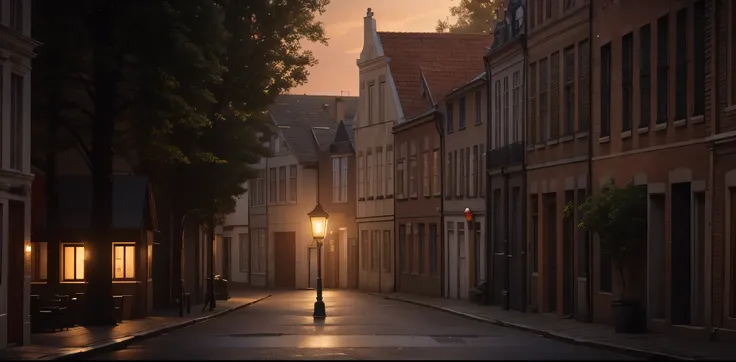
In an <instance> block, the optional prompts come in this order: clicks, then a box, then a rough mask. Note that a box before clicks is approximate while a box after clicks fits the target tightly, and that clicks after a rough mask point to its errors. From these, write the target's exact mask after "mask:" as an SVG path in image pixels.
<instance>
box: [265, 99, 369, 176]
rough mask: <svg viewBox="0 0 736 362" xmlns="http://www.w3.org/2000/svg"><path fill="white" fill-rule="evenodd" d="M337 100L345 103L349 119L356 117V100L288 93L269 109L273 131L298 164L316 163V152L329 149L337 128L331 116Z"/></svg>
mask: <svg viewBox="0 0 736 362" xmlns="http://www.w3.org/2000/svg"><path fill="white" fill-rule="evenodd" d="M338 99H339V100H340V101H341V102H343V106H344V107H345V114H346V117H347V116H348V115H349V114H355V110H356V108H357V105H358V101H357V97H336V96H311V95H291V94H286V95H281V96H279V97H278V98H276V101H275V102H274V104H273V105H271V107H270V108H269V113H270V115H271V120H272V122H273V126H274V127H273V128H274V131H275V132H277V133H279V134H280V135H281V136H282V137H283V139H284V141H285V142H286V145H287V147H288V148H289V151H291V153H292V154H293V155H294V157H296V158H297V160H299V162H317V151H318V150H327V149H328V148H329V146H330V144H331V143H332V140H333V139H334V137H335V131H336V130H337V125H338V121H337V120H335V118H334V116H333V113H332V111H333V110H334V109H335V107H336V105H337V101H338ZM351 118H352V116H351Z"/></svg>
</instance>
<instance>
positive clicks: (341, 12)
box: [291, 0, 453, 96]
mask: <svg viewBox="0 0 736 362" xmlns="http://www.w3.org/2000/svg"><path fill="white" fill-rule="evenodd" d="M452 5H453V1H452V0H331V2H330V4H329V5H328V6H327V11H326V12H325V13H324V14H322V15H321V16H319V20H320V21H322V22H323V23H324V24H325V30H326V32H327V37H328V38H329V45H328V46H324V45H322V44H314V43H309V42H305V43H304V44H303V45H304V47H305V48H306V49H310V50H312V51H313V52H314V55H315V57H316V58H317V59H319V64H317V65H316V66H315V67H312V68H311V69H310V76H309V82H308V83H307V84H305V85H303V86H301V87H298V88H294V89H293V90H292V91H291V93H293V94H305V93H306V94H320V95H340V92H341V91H347V92H350V95H351V96H357V95H358V66H357V65H356V64H355V61H356V59H358V57H360V51H361V49H362V48H363V17H364V16H365V13H366V10H367V9H368V8H369V7H370V8H372V9H373V13H374V15H373V17H374V18H375V19H376V26H377V28H378V30H379V31H430V32H433V31H434V28H435V25H436V24H437V19H446V18H447V17H448V16H449V14H450V6H452Z"/></svg>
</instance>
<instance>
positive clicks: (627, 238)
mask: <svg viewBox="0 0 736 362" xmlns="http://www.w3.org/2000/svg"><path fill="white" fill-rule="evenodd" d="M578 211H579V212H580V216H581V222H580V224H579V225H578V227H579V228H581V229H585V230H588V231H590V232H593V233H595V234H596V235H598V239H599V240H600V245H601V252H602V253H604V254H607V255H608V256H610V257H611V261H612V262H613V265H614V267H615V268H616V269H617V270H618V272H619V275H620V277H621V299H620V300H621V301H624V300H625V297H626V274H625V271H626V269H627V268H628V267H630V266H631V261H632V260H634V259H635V257H636V255H637V254H638V253H640V252H641V249H642V247H643V246H645V245H646V237H647V192H646V189H645V188H642V187H639V186H636V185H634V184H633V183H631V184H629V185H627V186H626V187H618V186H616V185H615V184H614V183H613V182H612V181H610V182H608V183H607V184H606V185H605V186H604V187H603V189H602V190H601V193H599V194H598V195H594V196H593V197H590V198H589V199H588V200H586V201H585V202H584V203H583V204H582V205H580V206H579V207H578ZM573 213H574V206H573V204H572V203H569V204H567V205H565V216H566V217H572V216H573Z"/></svg>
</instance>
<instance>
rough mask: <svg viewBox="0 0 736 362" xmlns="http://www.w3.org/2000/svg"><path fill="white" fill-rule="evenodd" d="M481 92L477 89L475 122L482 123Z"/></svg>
mask: <svg viewBox="0 0 736 362" xmlns="http://www.w3.org/2000/svg"><path fill="white" fill-rule="evenodd" d="M482 99H483V98H482V96H481V92H480V91H479V90H477V91H475V124H482V123H483V119H482V118H481V114H482V112H481V107H483V101H482Z"/></svg>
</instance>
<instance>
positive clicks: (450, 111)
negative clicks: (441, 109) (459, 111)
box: [445, 102, 455, 134]
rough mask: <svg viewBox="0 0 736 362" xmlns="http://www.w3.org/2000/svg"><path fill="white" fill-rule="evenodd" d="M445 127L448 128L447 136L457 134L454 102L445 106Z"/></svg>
mask: <svg viewBox="0 0 736 362" xmlns="http://www.w3.org/2000/svg"><path fill="white" fill-rule="evenodd" d="M445 108H446V111H445V126H446V127H447V134H450V133H452V132H455V119H454V118H455V107H454V105H453V104H452V102H447V103H446V104H445Z"/></svg>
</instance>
